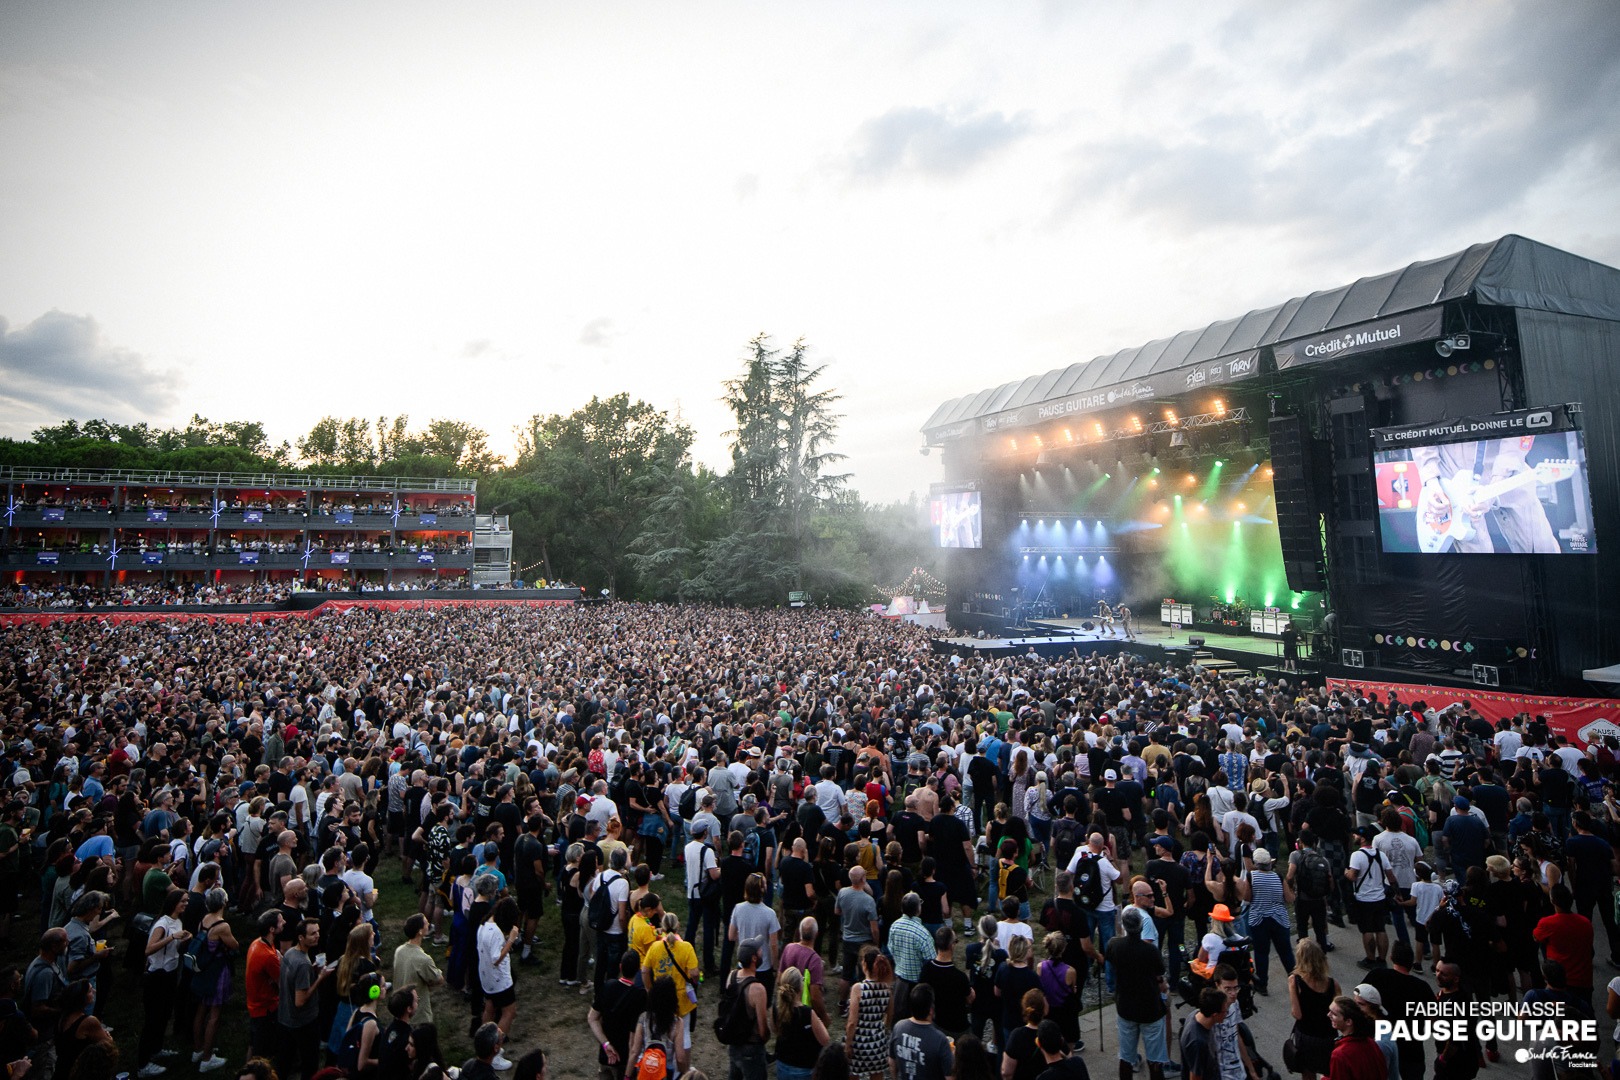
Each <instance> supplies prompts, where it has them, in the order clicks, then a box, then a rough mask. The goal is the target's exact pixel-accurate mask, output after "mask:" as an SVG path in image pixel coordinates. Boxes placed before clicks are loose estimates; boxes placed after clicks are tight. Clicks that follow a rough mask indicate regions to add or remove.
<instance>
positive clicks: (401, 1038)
mask: <svg viewBox="0 0 1620 1080" xmlns="http://www.w3.org/2000/svg"><path fill="white" fill-rule="evenodd" d="M410 1041H411V1025H410V1024H408V1023H406V1022H405V1021H404V1020H395V1021H393V1022H392V1023H391V1024H389V1025H388V1027H387V1028H386V1029H385V1030H384V1031H383V1033H382V1046H381V1047H380V1048H379V1049H378V1051H377V1061H378V1063H379V1074H380V1075H382V1076H408V1075H410V1058H409V1056H408V1054H407V1052H406V1051H407V1048H408V1044H409V1043H410Z"/></svg>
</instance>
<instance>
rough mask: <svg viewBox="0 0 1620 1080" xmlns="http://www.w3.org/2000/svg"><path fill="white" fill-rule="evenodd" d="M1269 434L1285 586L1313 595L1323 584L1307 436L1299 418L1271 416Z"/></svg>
mask: <svg viewBox="0 0 1620 1080" xmlns="http://www.w3.org/2000/svg"><path fill="white" fill-rule="evenodd" d="M1269 435H1270V437H1271V483H1272V489H1273V491H1274V493H1275V496H1276V501H1277V532H1278V533H1279V534H1280V536H1281V539H1282V556H1283V571H1284V573H1286V574H1287V576H1288V588H1289V589H1291V590H1292V591H1294V592H1318V591H1320V590H1322V589H1325V588H1326V587H1327V581H1326V579H1325V577H1324V575H1323V573H1322V526H1321V517H1322V511H1321V508H1320V507H1319V506H1318V505H1317V501H1316V488H1315V484H1314V478H1315V475H1316V471H1315V469H1314V467H1313V465H1314V462H1313V460H1312V457H1313V455H1312V452H1311V436H1310V432H1309V431H1308V430H1307V429H1306V427H1305V423H1304V421H1303V420H1301V419H1300V418H1299V417H1298V416H1274V417H1272V418H1271V425H1270V429H1269Z"/></svg>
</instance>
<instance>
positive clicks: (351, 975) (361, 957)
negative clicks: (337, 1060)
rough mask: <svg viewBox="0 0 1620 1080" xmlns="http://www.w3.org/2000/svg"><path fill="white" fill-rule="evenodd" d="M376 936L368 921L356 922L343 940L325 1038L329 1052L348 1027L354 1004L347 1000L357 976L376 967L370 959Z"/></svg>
mask: <svg viewBox="0 0 1620 1080" xmlns="http://www.w3.org/2000/svg"><path fill="white" fill-rule="evenodd" d="M376 937H377V932H376V931H375V930H373V929H372V927H371V924H370V923H368V922H358V923H355V925H354V929H352V930H350V931H349V936H348V937H347V938H346V939H344V942H343V957H342V959H340V960H339V961H338V968H337V990H338V1007H337V1013H336V1015H334V1016H333V1017H332V1030H331V1031H330V1032H329V1033H328V1037H327V1049H329V1050H331V1051H332V1053H333V1054H336V1053H337V1052H338V1049H339V1047H341V1046H342V1043H343V1033H344V1032H345V1031H347V1030H349V1018H350V1016H351V1015H352V1014H353V1012H354V1003H353V1001H351V1000H350V998H351V997H352V995H353V993H354V988H355V987H356V986H357V985H359V983H360V980H361V979H363V978H365V977H366V976H367V975H371V974H373V973H375V972H376V970H377V962H376V961H375V960H373V959H372V958H371V947H372V944H373V943H374V942H375V941H376Z"/></svg>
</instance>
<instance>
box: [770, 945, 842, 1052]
mask: <svg viewBox="0 0 1620 1080" xmlns="http://www.w3.org/2000/svg"><path fill="white" fill-rule="evenodd" d="M805 998H806V994H805V977H804V972H803V971H800V970H799V969H798V968H796V967H790V968H784V969H783V970H782V973H781V974H780V975H778V976H777V978H776V1003H775V1006H774V1007H773V1008H772V1010H771V1029H772V1030H773V1031H775V1032H776V1080H810V1073H811V1072H812V1071H813V1070H814V1069H815V1067H816V1059H817V1058H818V1057H820V1056H821V1048H822V1047H823V1046H826V1045H827V1043H828V1042H830V1041H831V1039H832V1036H831V1035H829V1034H828V1032H827V1027H826V1025H825V1024H823V1023H822V1022H821V1017H819V1016H817V1015H816V1011H815V1009H813V1008H811V1007H810V1005H809V1004H808V1002H807V1001H806V1000H805Z"/></svg>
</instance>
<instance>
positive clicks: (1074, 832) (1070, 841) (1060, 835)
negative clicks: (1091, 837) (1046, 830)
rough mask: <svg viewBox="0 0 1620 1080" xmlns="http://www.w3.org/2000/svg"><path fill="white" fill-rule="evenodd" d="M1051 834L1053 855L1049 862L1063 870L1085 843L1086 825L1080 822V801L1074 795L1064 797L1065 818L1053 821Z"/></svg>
mask: <svg viewBox="0 0 1620 1080" xmlns="http://www.w3.org/2000/svg"><path fill="white" fill-rule="evenodd" d="M1051 834H1052V844H1051V850H1052V854H1051V859H1050V860H1049V862H1050V864H1051V865H1052V866H1055V867H1057V868H1058V869H1060V870H1061V869H1064V868H1066V867H1067V866H1068V865H1069V863H1070V861H1072V860H1073V859H1074V853H1075V852H1076V851H1078V850H1080V845H1081V844H1083V843H1085V825H1084V824H1083V823H1082V822H1081V821H1080V800H1079V799H1078V798H1076V797H1075V796H1074V795H1066V796H1064V799H1063V816H1062V817H1059V818H1055V819H1053V821H1052V825H1051Z"/></svg>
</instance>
